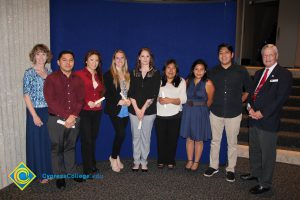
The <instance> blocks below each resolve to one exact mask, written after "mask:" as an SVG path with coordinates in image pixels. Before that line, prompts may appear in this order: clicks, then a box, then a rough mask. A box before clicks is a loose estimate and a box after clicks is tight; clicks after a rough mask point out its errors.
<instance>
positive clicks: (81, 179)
mask: <svg viewBox="0 0 300 200" xmlns="http://www.w3.org/2000/svg"><path fill="white" fill-rule="evenodd" d="M73 180H74V181H76V182H77V183H82V182H84V181H85V179H83V178H74V179H73Z"/></svg>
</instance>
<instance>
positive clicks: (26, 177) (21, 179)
mask: <svg viewBox="0 0 300 200" xmlns="http://www.w3.org/2000/svg"><path fill="white" fill-rule="evenodd" d="M35 177H36V175H35V174H34V173H33V172H32V171H31V170H30V169H29V168H28V167H27V166H26V165H25V164H24V163H23V162H20V164H19V165H18V166H17V167H16V168H15V169H14V170H13V171H12V172H11V173H10V174H9V175H8V178H10V180H12V181H13V182H14V183H15V184H16V185H17V186H18V188H20V190H24V189H25V188H26V187H27V186H28V185H29V184H30V183H31V181H33V180H34V179H35Z"/></svg>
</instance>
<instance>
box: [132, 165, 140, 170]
mask: <svg viewBox="0 0 300 200" xmlns="http://www.w3.org/2000/svg"><path fill="white" fill-rule="evenodd" d="M139 169H140V165H135V164H133V166H132V168H131V170H132V171H133V172H138V171H139Z"/></svg>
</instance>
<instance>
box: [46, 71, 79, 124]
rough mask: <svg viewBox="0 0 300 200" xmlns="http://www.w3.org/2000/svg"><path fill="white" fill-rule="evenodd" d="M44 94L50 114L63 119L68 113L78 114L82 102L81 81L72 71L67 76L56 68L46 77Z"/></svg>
mask: <svg viewBox="0 0 300 200" xmlns="http://www.w3.org/2000/svg"><path fill="white" fill-rule="evenodd" d="M44 96H45V99H46V102H47V104H48V110H49V113H50V114H53V115H56V116H58V117H61V118H63V119H67V118H68V117H69V116H70V115H75V116H79V112H80V111H81V109H82V107H83V104H84V84H83V81H82V80H81V79H80V78H79V77H78V76H76V75H75V74H74V73H73V72H72V73H71V75H70V76H69V77H67V76H66V75H65V74H63V72H62V71H61V70H58V71H56V72H53V73H52V74H50V75H49V76H48V77H47V78H46V80H45V84H44Z"/></svg>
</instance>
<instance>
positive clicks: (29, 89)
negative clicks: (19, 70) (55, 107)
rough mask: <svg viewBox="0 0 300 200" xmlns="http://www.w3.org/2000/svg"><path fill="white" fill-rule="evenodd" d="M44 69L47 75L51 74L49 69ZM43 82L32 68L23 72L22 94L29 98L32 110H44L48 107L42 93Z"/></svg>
mask: <svg viewBox="0 0 300 200" xmlns="http://www.w3.org/2000/svg"><path fill="white" fill-rule="evenodd" d="M45 69H46V70H47V73H48V74H50V73H51V72H52V70H51V69H48V68H45ZM44 82H45V80H44V79H43V78H42V77H40V76H39V75H38V74H37V73H36V72H35V70H34V68H33V67H31V68H29V69H27V70H26V71H25V73H24V78H23V94H24V95H25V94H27V95H28V96H29V97H30V100H31V102H32V105H33V107H34V108H44V107H47V106H48V105H47V103H46V101H45V98H44V93H43V89H44Z"/></svg>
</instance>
